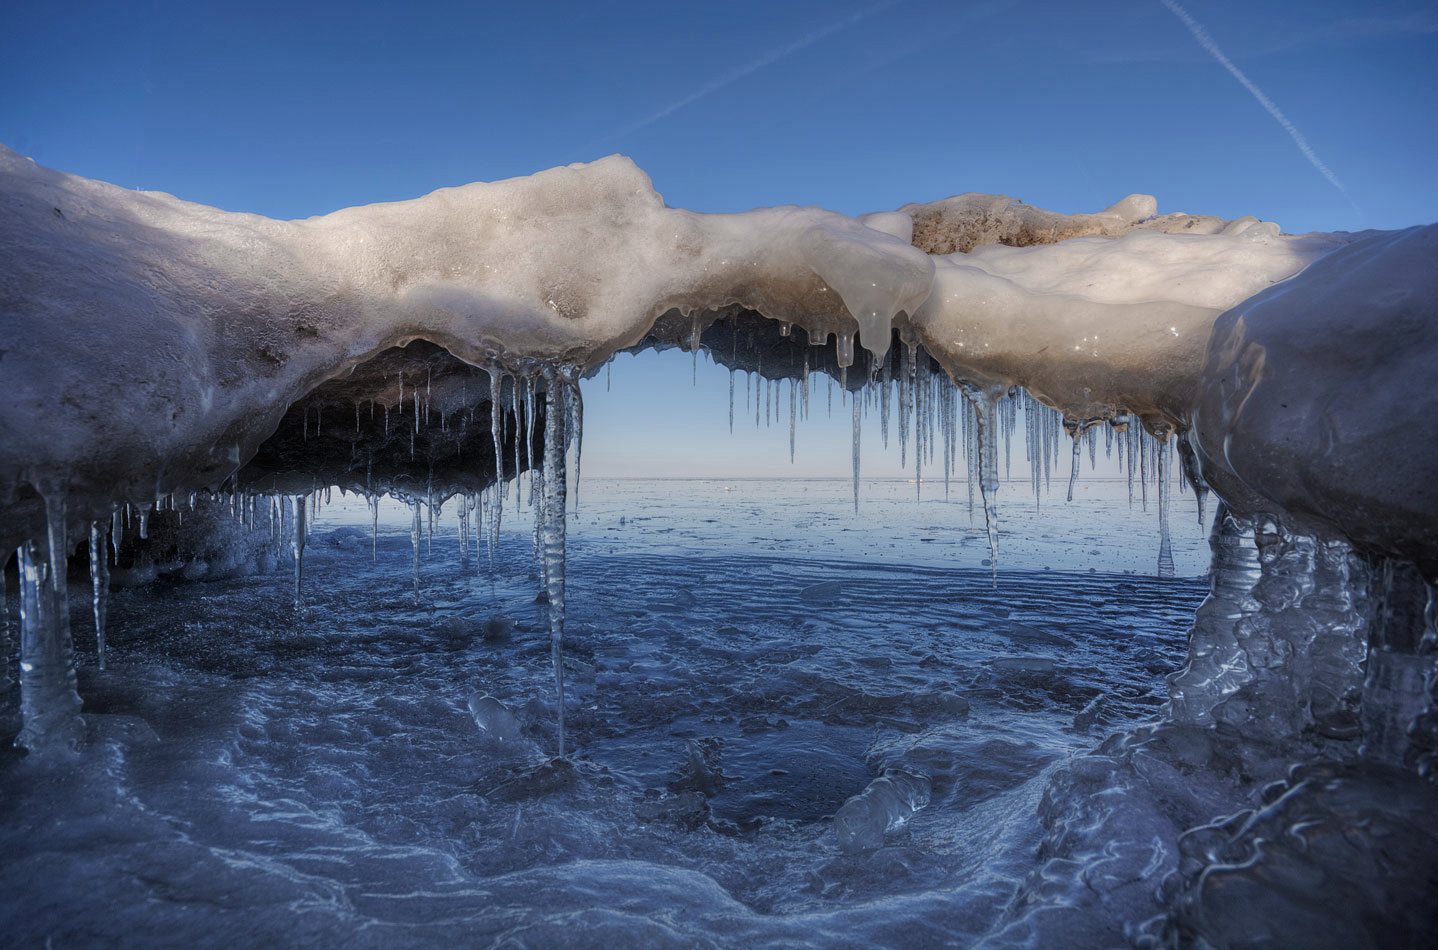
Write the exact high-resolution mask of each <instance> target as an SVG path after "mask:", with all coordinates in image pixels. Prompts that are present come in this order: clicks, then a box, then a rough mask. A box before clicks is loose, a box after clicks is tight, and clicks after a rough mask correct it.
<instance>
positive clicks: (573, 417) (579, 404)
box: [565, 371, 734, 514]
mask: <svg viewBox="0 0 1438 950" xmlns="http://www.w3.org/2000/svg"><path fill="white" fill-rule="evenodd" d="M729 382H730V384H731V386H732V384H733V382H734V380H733V378H732V377H731V378H730V380H729ZM568 386H569V390H570V391H569V420H568V421H569V425H568V426H567V427H566V428H565V436H566V437H567V438H569V439H572V440H573V442H574V486H573V488H574V490H573V491H572V492H571V494H573V495H574V513H575V514H579V476H580V472H581V466H582V464H583V462H584V393H583V391H582V390H581V389H580V388H579V373H578V372H577V371H576V372H574V373H573V374H572V375H571V378H570V380H569V382H568ZM731 396H732V392H731ZM731 428H732V426H731Z"/></svg>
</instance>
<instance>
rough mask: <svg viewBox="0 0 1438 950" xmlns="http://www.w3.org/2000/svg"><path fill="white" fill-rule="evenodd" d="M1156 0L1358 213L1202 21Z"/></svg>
mask: <svg viewBox="0 0 1438 950" xmlns="http://www.w3.org/2000/svg"><path fill="white" fill-rule="evenodd" d="M1158 2H1159V3H1162V4H1163V5H1164V6H1165V7H1168V9H1169V12H1170V13H1172V14H1173V15H1174V16H1176V17H1178V19H1179V22H1181V23H1182V24H1183V25H1184V26H1185V27H1186V28H1187V29H1188V32H1190V33H1192V34H1193V38H1194V40H1195V41H1196V42H1197V43H1198V45H1199V46H1201V47H1203V49H1204V51H1205V52H1207V53H1208V54H1209V55H1210V56H1212V57H1213V58H1214V59H1215V60H1217V61H1218V64H1219V65H1220V66H1222V67H1223V68H1224V69H1226V70H1228V73H1229V75H1231V76H1232V77H1233V78H1234V79H1237V80H1238V82H1239V84H1240V85H1242V86H1243V88H1244V89H1247V90H1248V92H1249V94H1250V95H1252V96H1253V98H1255V99H1257V100H1258V104H1259V105H1261V106H1263V108H1264V109H1265V110H1267V112H1268V114H1269V115H1271V116H1273V120H1274V121H1275V122H1277V123H1278V125H1279V127H1280V128H1282V129H1283V131H1285V132H1287V133H1288V137H1289V138H1291V139H1293V144H1295V145H1297V146H1298V150H1299V151H1300V152H1302V153H1303V157H1304V158H1306V159H1308V163H1309V164H1310V165H1312V166H1313V167H1314V168H1316V169H1318V173H1319V174H1321V175H1322V176H1323V177H1324V178H1326V179H1328V182H1329V184H1331V185H1333V187H1334V188H1337V189H1338V190H1339V191H1340V192H1342V193H1343V197H1345V198H1347V199H1348V203H1349V204H1351V205H1353V210H1355V211H1357V212H1358V213H1359V214H1360V215H1361V214H1362V213H1363V212H1362V209H1360V208H1359V207H1358V203H1357V202H1356V201H1354V200H1353V196H1352V195H1350V194H1349V193H1348V189H1347V188H1345V187H1343V182H1341V181H1339V180H1338V176H1337V175H1335V174H1333V170H1332V169H1331V168H1329V167H1328V166H1327V165H1325V164H1324V163H1323V160H1322V159H1321V158H1319V157H1318V153H1317V152H1315V151H1313V146H1311V145H1309V144H1308V139H1306V138H1304V137H1303V133H1302V132H1300V131H1298V127H1297V126H1295V125H1294V124H1293V123H1292V122H1291V121H1289V119H1288V116H1286V115H1284V114H1283V110H1281V109H1279V108H1278V106H1277V105H1275V104H1274V102H1273V100H1272V99H1270V98H1268V96H1266V95H1264V93H1263V90H1262V89H1259V88H1258V86H1256V85H1254V83H1253V80H1251V79H1249V78H1248V77H1247V76H1246V75H1244V73H1243V70H1241V69H1239V68H1238V67H1237V66H1235V65H1234V64H1233V61H1232V60H1230V59H1229V58H1228V57H1227V56H1225V55H1224V54H1223V50H1221V49H1219V48H1218V44H1217V43H1215V42H1214V40H1213V37H1212V36H1210V35H1209V34H1208V31H1207V30H1205V29H1204V28H1203V24H1201V23H1199V22H1198V21H1197V20H1195V19H1194V18H1193V17H1191V16H1189V15H1188V11H1187V10H1185V9H1184V8H1183V7H1182V6H1180V5H1179V4H1178V2H1177V0H1158Z"/></svg>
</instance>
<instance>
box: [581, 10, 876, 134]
mask: <svg viewBox="0 0 1438 950" xmlns="http://www.w3.org/2000/svg"><path fill="white" fill-rule="evenodd" d="M900 2H901V0H885V2H883V3H879V4H875V5H874V6H871V7H866V8H864V9H862V10H856V11H854V12H853V13H850V14H849V15H848V16H845V17H840V18H839V19H837V20H834V21H833V22H831V23H829V24H828V25H827V26H824V27H821V28H820V29H817V30H814V31H813V32H811V33H806V34H804V35H803V36H801V37H799V38H798V39H796V40H793V41H792V42H789V43H786V44H785V45H783V46H780V47H777V48H775V49H772V50H770V51H769V52H767V53H765V54H764V55H762V56H760V57H759V58H758V59H754V60H751V61H750V62H748V63H745V64H744V65H743V66H739V67H737V68H735V69H732V70H730V71H729V72H727V73H725V74H724V75H722V76H718V77H716V78H714V79H711V80H709V81H708V82H706V83H705V84H704V85H702V86H700V87H699V88H698V89H695V90H694V91H693V92H691V93H689V94H687V95H685V96H683V97H681V98H679V99H675V100H674V101H673V102H671V103H669V105H667V106H665V107H664V108H662V109H660V110H659V111H658V112H654V113H652V114H650V115H647V116H645V117H644V118H642V119H639V120H637V121H635V122H631V123H630V124H628V125H626V126H624V127H623V128H621V129H616V130H615V131H613V132H610V133H609V134H608V135H606V136H604V137H603V138H601V139H599V140H598V142H605V141H609V140H610V139H617V138H622V137H624V136H626V135H628V134H630V133H631V132H637V131H639V130H640V129H643V128H646V127H648V126H651V125H653V124H654V123H656V122H659V121H661V120H663V119H667V118H668V117H669V116H671V115H673V114H674V113H676V112H678V111H679V110H680V109H683V108H684V107H685V106H688V105H693V104H694V103H695V102H698V101H699V100H700V99H703V98H704V97H705V96H709V95H713V94H714V93H716V92H718V91H719V90H720V89H723V88H724V87H725V86H729V85H732V84H733V83H736V82H738V81H739V80H741V79H743V78H744V77H746V76H750V75H753V74H754V73H756V72H758V71H759V70H761V69H763V68H764V67H766V66H772V65H774V64H775V63H777V62H779V60H781V59H786V58H788V57H790V56H792V55H794V54H795V53H797V52H799V51H800V50H802V49H806V48H808V47H810V46H813V45H814V44H815V43H817V42H819V41H820V40H822V39H824V38H825V37H827V36H831V35H832V34H834V33H837V32H839V31H840V30H844V29H848V28H849V27H851V26H853V25H854V24H856V23H859V22H862V21H863V20H867V19H868V18H869V17H871V16H873V15H874V14H876V13H882V12H883V11H885V10H887V9H888V8H889V7H892V6H895V5H896V4H898V3H900ZM592 144H597V142H596V143H592Z"/></svg>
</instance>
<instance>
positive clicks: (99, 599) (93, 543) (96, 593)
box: [90, 521, 110, 670]
mask: <svg viewBox="0 0 1438 950" xmlns="http://www.w3.org/2000/svg"><path fill="white" fill-rule="evenodd" d="M109 602H110V564H109V561H108V560H106V557H105V532H104V530H103V529H102V528H101V527H100V522H98V521H92V522H91V523H90V608H91V612H92V613H93V614H94V616H95V656H96V658H97V660H98V662H99V664H100V669H102V670H103V669H104V668H105V615H106V613H108V612H109Z"/></svg>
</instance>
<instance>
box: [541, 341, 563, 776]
mask: <svg viewBox="0 0 1438 950" xmlns="http://www.w3.org/2000/svg"><path fill="white" fill-rule="evenodd" d="M547 382H548V385H547V386H546V393H547V395H548V400H549V402H548V407H547V411H546V412H545V420H544V474H545V478H544V586H545V592H546V594H547V595H548V600H549V646H550V656H551V658H552V660H553V663H554V692H555V703H556V708H557V710H558V730H559V757H560V758H564V754H565V749H564V662H563V656H562V650H563V644H564V567H565V565H564V556H565V525H564V519H565V514H566V512H565V508H566V503H565V497H564V492H565V471H564V469H565V465H564V446H565V443H566V439H565V434H564V426H565V421H566V418H567V416H568V413H567V412H566V411H565V408H564V399H565V388H564V386H563V384H562V381H561V379H560V374H559V372H558V371H557V370H554V369H551V370H550V371H549V377H548V380H547Z"/></svg>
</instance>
